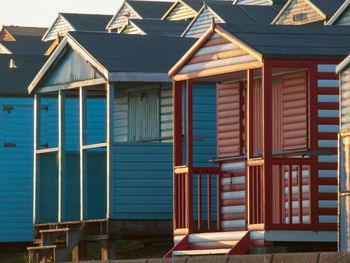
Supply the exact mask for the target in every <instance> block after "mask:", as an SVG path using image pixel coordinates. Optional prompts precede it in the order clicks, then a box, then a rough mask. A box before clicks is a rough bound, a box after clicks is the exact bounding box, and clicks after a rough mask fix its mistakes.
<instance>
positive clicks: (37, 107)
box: [33, 94, 41, 224]
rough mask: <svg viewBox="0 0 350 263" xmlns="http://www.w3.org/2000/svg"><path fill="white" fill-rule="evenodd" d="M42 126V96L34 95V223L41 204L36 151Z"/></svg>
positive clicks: (38, 162)
mask: <svg viewBox="0 0 350 263" xmlns="http://www.w3.org/2000/svg"><path fill="white" fill-rule="evenodd" d="M40 128H41V96H40V95H38V94H35V95H34V151H33V155H34V156H33V224H36V222H37V221H36V220H37V218H36V217H37V214H39V213H38V211H37V210H38V209H39V206H40V184H38V183H37V182H40V168H39V167H40V157H39V156H38V155H37V153H36V151H37V150H39V149H40Z"/></svg>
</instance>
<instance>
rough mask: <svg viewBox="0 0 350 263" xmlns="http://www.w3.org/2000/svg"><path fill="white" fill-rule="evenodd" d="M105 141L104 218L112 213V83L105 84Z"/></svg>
mask: <svg viewBox="0 0 350 263" xmlns="http://www.w3.org/2000/svg"><path fill="white" fill-rule="evenodd" d="M106 99H107V104H106V111H107V112H106V118H107V123H106V131H107V132H106V143H107V214H106V218H107V219H108V218H109V215H110V214H111V215H113V211H112V208H113V206H111V205H110V203H111V200H112V198H113V193H112V190H113V189H112V188H113V187H111V185H112V182H111V181H112V180H113V158H114V157H113V151H114V150H113V140H114V85H113V84H107V85H106Z"/></svg>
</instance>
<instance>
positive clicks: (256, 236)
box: [250, 231, 265, 240]
mask: <svg viewBox="0 0 350 263" xmlns="http://www.w3.org/2000/svg"><path fill="white" fill-rule="evenodd" d="M264 238H265V231H252V232H250V240H262V239H264Z"/></svg>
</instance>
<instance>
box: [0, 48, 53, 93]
mask: <svg viewBox="0 0 350 263" xmlns="http://www.w3.org/2000/svg"><path fill="white" fill-rule="evenodd" d="M11 59H13V60H14V62H15V64H16V66H17V68H10V67H9V64H10V60H11ZM46 59H47V57H45V56H38V55H16V54H14V55H0V75H1V78H0V95H1V96H28V91H27V87H28V85H29V84H30V82H31V81H32V79H33V78H34V77H35V74H36V73H37V72H38V70H39V69H40V67H41V66H42V65H43V64H44V62H45V60H46Z"/></svg>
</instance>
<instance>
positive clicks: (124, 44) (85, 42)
mask: <svg viewBox="0 0 350 263" xmlns="http://www.w3.org/2000/svg"><path fill="white" fill-rule="evenodd" d="M194 42H195V40H194V39H189V38H180V37H164V36H152V35H147V36H140V35H123V34H108V33H97V32H70V33H68V34H67V36H66V37H65V38H64V39H63V41H62V42H61V44H60V45H59V46H58V47H57V49H56V50H55V51H54V52H53V54H52V55H51V56H50V58H49V60H48V61H47V62H46V63H45V65H44V66H43V67H42V68H41V70H40V71H39V73H38V74H37V75H36V77H35V78H34V80H33V81H32V82H31V84H30V85H29V87H28V90H29V92H30V93H32V92H33V91H34V90H35V89H36V88H37V87H38V84H40V81H41V80H42V78H44V76H45V73H46V72H48V71H49V70H50V68H51V66H52V65H53V64H54V63H55V62H56V59H57V58H58V57H59V56H60V54H61V52H63V50H65V48H66V46H67V45H70V46H71V47H72V48H73V49H74V50H76V51H77V52H78V53H79V54H80V55H81V56H83V58H84V60H87V61H88V62H89V63H90V64H91V65H92V66H93V67H94V68H96V70H98V71H99V72H100V73H101V75H103V76H104V77H105V78H106V79H109V81H131V79H130V77H129V76H130V74H131V75H133V74H135V75H138V74H141V75H142V78H141V77H140V79H138V80H137V81H139V82H159V81H157V80H155V78H154V76H155V75H156V76H157V77H159V79H162V80H163V81H165V80H166V81H170V80H169V79H168V77H167V72H168V70H169V69H170V67H171V66H172V65H173V64H174V63H175V62H176V61H177V60H178V59H179V58H180V57H181V56H182V55H183V54H184V53H185V51H186V50H187V49H188V48H189V47H190V46H191V45H193V44H194ZM118 73H120V74H121V75H122V76H123V77H120V76H121V75H120V74H119V75H118ZM128 73H129V74H128ZM133 76H134V75H133ZM138 76H139V75H138ZM144 76H149V77H148V80H146V79H145V78H144ZM135 78H136V77H134V78H133V81H135ZM125 79H126V80H125Z"/></svg>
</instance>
